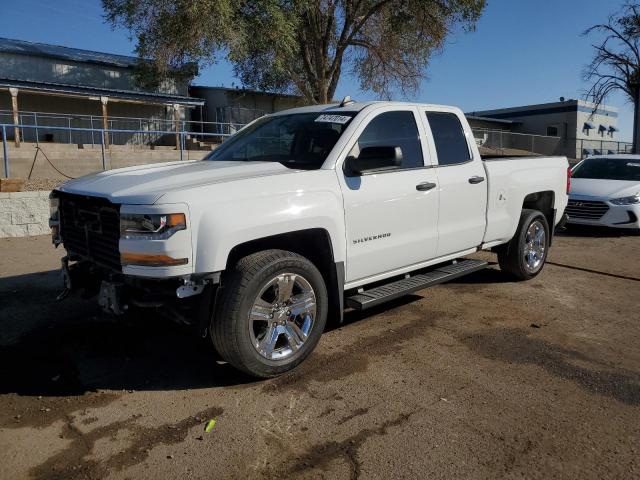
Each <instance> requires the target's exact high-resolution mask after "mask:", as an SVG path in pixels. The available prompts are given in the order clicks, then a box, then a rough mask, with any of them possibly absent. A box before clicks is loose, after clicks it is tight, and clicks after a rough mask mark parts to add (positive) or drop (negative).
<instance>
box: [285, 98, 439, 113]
mask: <svg viewBox="0 0 640 480" xmlns="http://www.w3.org/2000/svg"><path fill="white" fill-rule="evenodd" d="M370 105H407V106H413V105H420V106H421V107H427V108H443V107H446V108H451V107H449V106H445V105H434V104H427V103H417V102H390V101H368V102H350V103H347V104H346V105H345V106H343V107H341V106H340V104H339V103H330V104H324V105H309V106H306V107H297V108H290V109H288V110H282V111H280V112H277V113H274V114H273V115H282V114H290V113H313V112H329V113H336V114H337V113H340V112H359V111H361V110H363V109H364V108H366V107H368V106H370Z"/></svg>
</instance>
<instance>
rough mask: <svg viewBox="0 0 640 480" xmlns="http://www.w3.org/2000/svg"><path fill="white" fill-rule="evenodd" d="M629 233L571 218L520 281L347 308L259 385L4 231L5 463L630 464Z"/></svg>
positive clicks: (637, 385)
mask: <svg viewBox="0 0 640 480" xmlns="http://www.w3.org/2000/svg"><path fill="white" fill-rule="evenodd" d="M639 248H640V237H638V236H632V235H620V234H618V233H617V232H609V231H588V230H577V231H570V232H569V233H568V234H566V235H564V236H561V237H558V238H557V241H556V244H555V245H554V247H553V248H552V251H551V252H552V253H551V258H550V260H551V262H550V264H549V265H547V266H546V267H545V270H544V271H543V272H542V274H541V275H540V276H538V277H537V278H536V279H534V280H532V281H530V282H526V283H512V282H510V281H508V280H507V279H506V278H505V276H504V275H502V273H501V272H500V271H499V269H498V268H497V267H496V266H495V265H492V266H491V267H490V268H488V269H486V270H485V271H482V272H477V273H475V274H473V275H470V276H468V277H465V278H462V279H460V280H458V281H456V282H455V283H450V284H447V285H442V286H438V287H434V288H431V289H428V290H425V291H422V292H418V294H416V295H413V296H410V297H407V298H404V299H401V300H400V301H396V302H394V303H392V304H390V305H386V306H384V307H382V308H379V309H376V310H375V311H370V312H367V313H359V312H348V313H347V315H346V322H345V324H344V325H343V326H342V327H340V328H337V329H333V330H329V331H327V332H325V334H324V335H323V338H322V340H321V341H320V344H319V346H318V348H317V350H316V352H314V353H313V354H312V355H311V357H310V358H309V359H308V360H307V361H306V362H305V363H304V364H303V365H302V366H301V367H300V368H298V369H297V370H295V371H294V372H292V373H290V374H287V375H285V376H282V377H280V378H277V379H274V380H269V381H262V382H257V381H254V380H252V379H249V378H246V377H243V376H242V375H240V374H238V373H236V372H235V371H233V370H232V369H231V368H230V367H228V366H227V365H224V364H220V363H218V362H216V359H215V357H214V356H213V354H212V352H211V349H210V348H208V346H207V345H206V344H205V343H204V342H199V341H198V340H196V339H194V338H193V337H191V336H190V335H189V334H188V332H187V331H185V330H184V329H183V328H180V327H178V326H174V325H173V324H170V323H168V322H166V321H163V320H160V319H156V318H143V319H139V320H138V321H135V322H133V323H129V324H123V323H121V322H118V321H115V320H113V319H111V318H107V317H104V316H102V315H101V314H100V313H99V312H98V310H97V308H96V305H95V302H93V301H83V300H81V299H76V298H72V299H67V300H65V301H64V302H62V303H56V302H55V301H54V297H55V295H56V293H57V292H58V290H59V287H58V283H57V281H58V280H57V272H56V271H55V269H56V268H57V267H58V262H59V258H60V256H61V254H62V251H61V250H54V249H53V248H52V247H51V245H50V243H49V240H48V239H47V238H43V237H40V238H30V239H7V240H2V241H0V277H1V278H0V325H1V328H0V376H1V378H2V380H1V381H0V478H3V479H4V478H12V479H13V478H37V479H62V478H64V479H98V478H110V479H126V478H130V479H134V478H135V479H155V478H177V477H181V478H188V479H190V478H202V479H204V478H207V479H211V478H243V479H244V478H275V477H286V478H327V479H329V478H331V479H334V478H338V479H342V478H345V479H348V478H351V479H355V478H380V479H388V478H492V479H493V478H514V479H515V478H541V479H549V478H576V479H578V478H579V479H587V478H594V479H595V478H620V479H630V478H639V477H640V350H639V349H638V345H640V326H639V325H638V320H639V319H640V317H639V314H638V311H639V308H638V307H639V306H640V273H639V272H640V250H639ZM480 256H482V257H486V258H487V259H493V257H492V256H491V255H489V254H480ZM212 418H216V419H217V423H216V425H215V427H214V428H213V430H212V431H211V432H210V433H205V432H204V424H205V422H206V421H208V420H209V419H212Z"/></svg>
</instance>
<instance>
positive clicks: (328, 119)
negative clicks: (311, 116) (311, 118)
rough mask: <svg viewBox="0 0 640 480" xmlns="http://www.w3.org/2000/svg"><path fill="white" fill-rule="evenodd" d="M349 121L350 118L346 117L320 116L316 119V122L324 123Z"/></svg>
mask: <svg viewBox="0 0 640 480" xmlns="http://www.w3.org/2000/svg"><path fill="white" fill-rule="evenodd" d="M349 120H351V117H347V116H346V115H320V116H319V117H318V118H316V120H315V121H316V122H325V123H341V124H344V123H347V122H348V121H349Z"/></svg>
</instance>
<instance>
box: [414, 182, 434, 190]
mask: <svg viewBox="0 0 640 480" xmlns="http://www.w3.org/2000/svg"><path fill="white" fill-rule="evenodd" d="M436 187H437V185H436V184H435V183H431V182H422V183H419V184H418V185H416V190H418V191H419V192H426V191H427V190H431V189H433V188H436Z"/></svg>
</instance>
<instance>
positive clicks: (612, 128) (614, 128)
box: [609, 125, 619, 133]
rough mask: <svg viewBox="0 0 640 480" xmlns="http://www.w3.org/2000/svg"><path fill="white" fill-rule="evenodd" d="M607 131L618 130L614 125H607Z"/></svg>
mask: <svg viewBox="0 0 640 480" xmlns="http://www.w3.org/2000/svg"><path fill="white" fill-rule="evenodd" d="M609 131H610V132H611V133H613V132H617V131H619V130H618V129H617V128H616V127H614V126H613V125H609Z"/></svg>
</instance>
